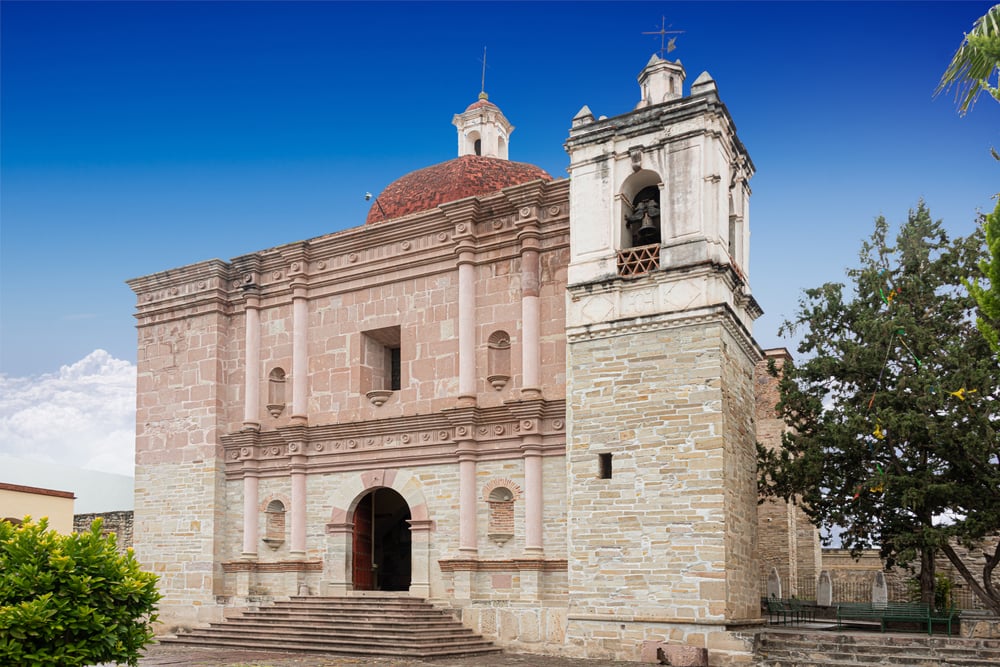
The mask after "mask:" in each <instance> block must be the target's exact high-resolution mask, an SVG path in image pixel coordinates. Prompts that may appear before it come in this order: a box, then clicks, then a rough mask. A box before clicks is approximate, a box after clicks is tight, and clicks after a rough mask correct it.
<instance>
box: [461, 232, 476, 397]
mask: <svg viewBox="0 0 1000 667" xmlns="http://www.w3.org/2000/svg"><path fill="white" fill-rule="evenodd" d="M474 257H475V256H474V254H473V252H472V251H471V250H465V249H463V250H462V252H461V253H460V254H459V257H458V401H459V404H460V405H462V404H465V405H468V404H472V405H474V404H475V402H476V273H475V272H476V267H475V265H474V264H473V261H474Z"/></svg>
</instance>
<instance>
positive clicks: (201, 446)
mask: <svg viewBox="0 0 1000 667" xmlns="http://www.w3.org/2000/svg"><path fill="white" fill-rule="evenodd" d="M231 338H232V333H231V331H230V328H229V319H228V317H226V316H224V315H222V314H221V313H217V312H210V313H207V314H204V315H194V314H192V315H190V316H189V317H187V318H186V319H184V320H180V321H172V322H169V321H168V322H166V323H153V322H148V323H144V322H142V321H140V329H139V341H140V342H139V355H138V400H137V410H136V431H137V434H136V476H135V519H134V541H135V553H136V557H137V558H138V560H139V562H140V563H141V564H142V566H143V567H144V568H146V569H149V570H151V571H152V572H154V573H155V574H156V575H158V576H159V577H160V589H161V590H162V591H164V592H165V593H166V595H165V597H164V600H163V601H162V602H161V604H160V620H161V623H162V625H163V626H164V627H165V628H167V629H168V630H170V629H173V628H175V627H177V626H190V625H194V624H197V623H205V622H208V621H211V620H217V619H218V618H219V616H220V613H221V612H220V610H219V609H217V608H216V606H215V595H216V594H219V593H221V592H222V577H221V575H222V571H221V563H220V558H219V556H220V555H221V551H222V549H221V546H222V545H221V542H220V538H221V535H220V534H219V533H218V532H217V530H218V529H217V526H219V527H221V526H222V524H223V522H222V518H223V516H225V514H226V511H227V507H226V504H225V499H224V494H223V471H222V460H221V458H220V451H219V445H218V441H217V438H218V435H219V434H220V431H221V429H222V428H223V421H224V420H223V405H224V396H223V387H224V384H223V381H222V378H223V367H224V364H225V361H226V359H227V343H228V341H229V340H231Z"/></svg>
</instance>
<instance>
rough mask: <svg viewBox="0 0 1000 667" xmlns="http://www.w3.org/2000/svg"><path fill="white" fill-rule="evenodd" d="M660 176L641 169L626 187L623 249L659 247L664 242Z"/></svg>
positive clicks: (622, 189) (621, 227)
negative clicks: (646, 246) (647, 246)
mask: <svg viewBox="0 0 1000 667" xmlns="http://www.w3.org/2000/svg"><path fill="white" fill-rule="evenodd" d="M662 185H663V184H662V182H661V179H660V175H659V174H657V173H656V172H655V171H652V170H650V169H640V170H639V171H637V172H635V173H634V174H632V175H631V176H629V177H628V178H627V179H625V182H624V183H623V184H622V188H621V192H620V195H621V196H620V198H619V199H620V201H621V207H622V212H621V226H620V237H619V240H620V246H619V247H621V248H623V249H625V248H635V247H639V246H645V245H651V244H659V243H662V242H663V234H662V225H661V220H662V213H661V210H662V208H661V206H660V201H661V194H662Z"/></svg>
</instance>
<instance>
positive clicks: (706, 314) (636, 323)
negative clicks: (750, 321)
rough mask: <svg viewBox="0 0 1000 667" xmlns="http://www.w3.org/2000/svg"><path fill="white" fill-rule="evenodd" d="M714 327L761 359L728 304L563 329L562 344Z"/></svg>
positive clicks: (761, 353)
mask: <svg viewBox="0 0 1000 667" xmlns="http://www.w3.org/2000/svg"><path fill="white" fill-rule="evenodd" d="M705 324H718V325H720V326H721V327H722V328H723V329H725V330H726V331H727V332H728V333H729V334H730V335H731V336H732V337H733V338H734V339H735V340H736V341H737V343H738V344H739V346H740V349H741V350H743V353H744V354H746V355H747V357H749V358H750V360H752V361H753V362H754V363H756V362H757V361H760V360H761V359H762V358H763V352H762V351H761V349H760V346H758V345H757V342H756V341H754V339H753V337H752V336H751V335H750V332H749V331H747V329H746V327H744V326H743V324H742V323H741V322H740V321H739V318H738V317H737V316H736V314H735V313H734V312H733V310H732V308H730V307H729V304H725V303H723V304H716V305H714V306H708V307H704V308H697V309H693V310H686V311H682V312H671V313H662V314H660V315H654V316H642V317H632V318H627V319H621V320H614V321H611V322H597V323H594V324H586V325H580V326H575V327H567V328H566V342H567V344H570V345H572V344H573V343H578V342H580V341H587V340H598V339H602V338H611V337H614V336H621V335H625V334H633V333H639V332H643V331H660V330H666V329H678V328H680V327H688V326H696V325H705Z"/></svg>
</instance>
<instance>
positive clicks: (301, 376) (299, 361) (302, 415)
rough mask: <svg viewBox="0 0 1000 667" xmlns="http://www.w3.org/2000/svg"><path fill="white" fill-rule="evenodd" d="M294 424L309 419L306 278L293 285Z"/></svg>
mask: <svg viewBox="0 0 1000 667" xmlns="http://www.w3.org/2000/svg"><path fill="white" fill-rule="evenodd" d="M292 290H293V291H292V416H291V423H292V424H305V423H307V422H308V421H309V412H308V411H309V407H308V406H309V403H308V399H309V397H308V395H307V393H306V392H307V391H308V386H309V376H308V373H309V357H308V346H307V341H308V339H309V337H308V334H309V332H308V327H309V302H308V300H307V299H306V285H305V280H304V279H301V280H297V281H296V282H295V283H293V285H292Z"/></svg>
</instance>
